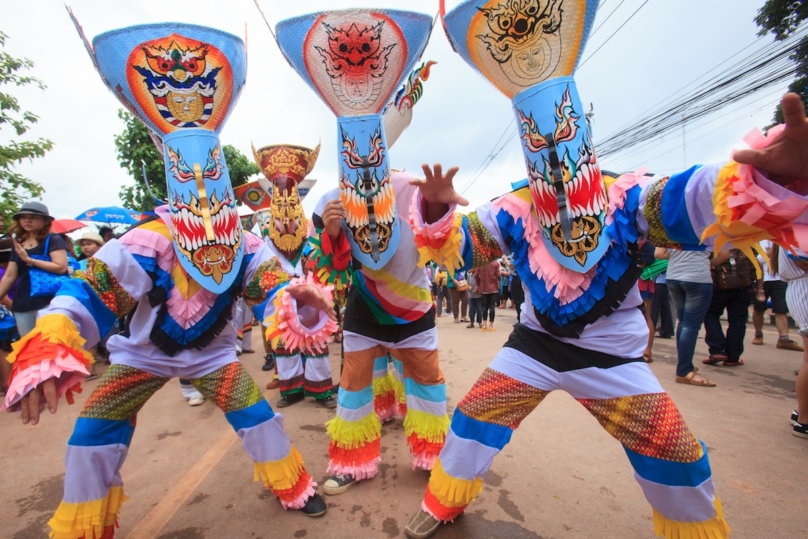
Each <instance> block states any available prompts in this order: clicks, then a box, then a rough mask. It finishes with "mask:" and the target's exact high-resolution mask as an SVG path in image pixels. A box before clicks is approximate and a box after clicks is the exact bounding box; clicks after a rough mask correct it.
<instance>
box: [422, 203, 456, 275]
mask: <svg viewBox="0 0 808 539" xmlns="http://www.w3.org/2000/svg"><path fill="white" fill-rule="evenodd" d="M418 240H420V241H418ZM427 241H428V240H425V239H424V238H417V237H416V243H426V242H427ZM462 241H463V216H462V215H461V214H459V213H458V214H455V218H454V222H453V223H452V230H451V232H449V234H448V236H447V237H446V241H444V242H443V246H441V247H440V248H439V249H435V248H434V247H431V246H429V245H420V246H419V247H418V254H419V255H420V259H419V260H418V265H419V266H421V267H423V266H425V265H426V263H427V262H429V261H430V260H433V261H434V262H436V263H437V264H439V265H445V266H446V268H447V269H448V270H449V271H450V272H452V273H454V272H455V271H457V270H459V269H460V268H462V267H463V253H461V252H460V245H461V244H462Z"/></svg>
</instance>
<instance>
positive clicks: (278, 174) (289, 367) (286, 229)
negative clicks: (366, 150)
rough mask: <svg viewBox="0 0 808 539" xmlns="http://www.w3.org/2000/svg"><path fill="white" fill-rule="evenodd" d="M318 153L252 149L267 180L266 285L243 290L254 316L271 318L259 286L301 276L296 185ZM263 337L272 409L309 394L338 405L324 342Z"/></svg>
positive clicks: (302, 236)
mask: <svg viewBox="0 0 808 539" xmlns="http://www.w3.org/2000/svg"><path fill="white" fill-rule="evenodd" d="M319 153H320V146H319V145H318V146H317V147H316V148H315V149H313V150H312V149H309V148H304V147H302V146H290V145H285V144H280V145H276V146H265V147H263V148H261V149H259V150H256V149H255V148H253V154H254V155H255V162H256V164H257V165H258V167H259V168H260V169H261V172H262V173H263V174H264V176H266V182H268V183H266V182H264V181H261V187H262V188H264V189H265V190H266V192H267V193H269V197H270V199H271V204H270V207H269V210H268V211H269V224H268V230H269V235H268V237H267V238H265V239H264V243H265V246H264V250H265V251H266V253H267V254H266V256H265V257H264V258H265V259H266V260H265V261H264V262H262V264H261V266H260V267H259V268H258V269H257V273H260V274H261V275H262V279H265V280H266V281H267V284H265V285H263V286H262V287H260V288H258V289H256V290H255V292H256V293H257V297H255V298H251V297H250V293H251V292H252V290H251V289H250V288H248V289H247V291H246V295H247V298H248V299H247V300H248V302H251V303H253V304H254V305H255V306H254V307H253V310H254V312H255V316H256V317H258V319H259V320H267V319H268V318H269V319H271V318H272V315H273V312H274V311H273V303H272V302H271V301H268V300H267V301H264V296H265V295H266V294H265V291H264V288H267V287H268V288H269V289H274V288H276V287H280V286H283V285H284V284H286V283H288V282H289V280H290V279H292V278H294V277H302V276H303V275H304V267H303V261H302V260H301V259H302V257H303V252H304V250H305V249H306V247H307V246H308V243H307V239H308V230H309V220H308V219H306V215H305V213H304V211H303V197H301V196H300V194H299V192H298V185H299V184H300V183H301V182H302V181H303V180H304V178H305V177H306V176H307V175H308V173H309V172H311V169H312V168H314V164H315V163H316V162H317V156H318V155H319ZM268 340H269V342H270V344H271V346H272V353H273V356H274V358H275V363H276V365H277V368H278V378H279V379H278V383H279V386H280V393H281V398H280V400H278V402H276V403H275V405H276V406H277V407H279V408H284V407H286V406H291V405H293V404H295V403H297V402H300V401H302V400H303V399H304V398H305V397H314V399H315V400H316V401H317V402H318V403H320V404H321V405H322V406H324V407H325V408H336V407H337V403H336V401H335V400H334V398H333V397H332V394H333V388H334V384H333V381H332V380H331V364H330V363H329V360H328V347H327V346H323V347H321V348H318V349H316V350H314V353H310V352H309V351H307V350H305V349H304V350H301V349H300V348H297V347H291V346H289V344H288V343H285V342H283V340H282V339H281V338H280V334H279V333H277V334H276V335H270V336H269V339H268Z"/></svg>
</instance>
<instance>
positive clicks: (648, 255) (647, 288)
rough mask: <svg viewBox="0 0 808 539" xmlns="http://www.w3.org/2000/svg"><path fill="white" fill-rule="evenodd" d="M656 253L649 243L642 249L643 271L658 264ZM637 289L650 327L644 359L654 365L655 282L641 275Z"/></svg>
mask: <svg viewBox="0 0 808 539" xmlns="http://www.w3.org/2000/svg"><path fill="white" fill-rule="evenodd" d="M655 251H656V249H655V247H654V246H653V245H651V243H650V242H647V241H646V242H645V243H644V244H643V245H642V247H640V258H641V264H640V266H641V267H642V268H643V270H645V268H648V267H650V266H651V265H652V264H653V263H654V262H656V257H655V256H654V254H655ZM637 288H638V289H639V291H640V297H641V298H642V305H641V306H640V310H641V311H642V313H643V315H644V316H645V323H646V324H647V325H648V344H646V346H645V351H644V352H643V354H642V358H643V359H644V360H645V362H646V363H653V362H654V356H653V347H654V333H656V332H655V331H654V322H653V321H652V320H651V303H652V302H653V301H654V280H653V279H650V278H649V279H646V278H645V276H642V275H641V276H640V279H639V280H638V281H637Z"/></svg>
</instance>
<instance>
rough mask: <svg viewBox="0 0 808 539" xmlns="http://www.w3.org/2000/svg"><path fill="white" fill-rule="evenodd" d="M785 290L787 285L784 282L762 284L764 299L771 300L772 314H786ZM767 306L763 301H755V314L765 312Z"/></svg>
mask: <svg viewBox="0 0 808 539" xmlns="http://www.w3.org/2000/svg"><path fill="white" fill-rule="evenodd" d="M786 288H788V283H786V282H785V281H766V282H765V283H763V293H764V294H765V295H766V299H767V300H768V299H769V298H771V300H772V312H773V313H774V314H788V305H786ZM767 308H768V306H767V305H766V302H765V301H755V312H758V313H763V312H766V309H767Z"/></svg>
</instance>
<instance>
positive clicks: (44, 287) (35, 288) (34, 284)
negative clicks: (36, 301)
mask: <svg viewBox="0 0 808 539" xmlns="http://www.w3.org/2000/svg"><path fill="white" fill-rule="evenodd" d="M50 239H51V237H50V235H48V238H47V239H46V240H45V249H44V251H45V254H41V255H29V256H30V257H31V258H33V259H34V260H44V261H45V262H51V257H50V255H49V254H48V246H49V245H50ZM28 276H29V278H30V281H31V297H32V298H36V297H41V296H54V295H56V292H58V291H59V288H60V287H61V286H62V284H64V283H66V282H67V281H69V280H70V277H69V276H68V275H67V274H62V275H57V274H55V273H51V272H49V271H45V270H43V269H40V268H36V267H34V266H31V267H29V268H28Z"/></svg>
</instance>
